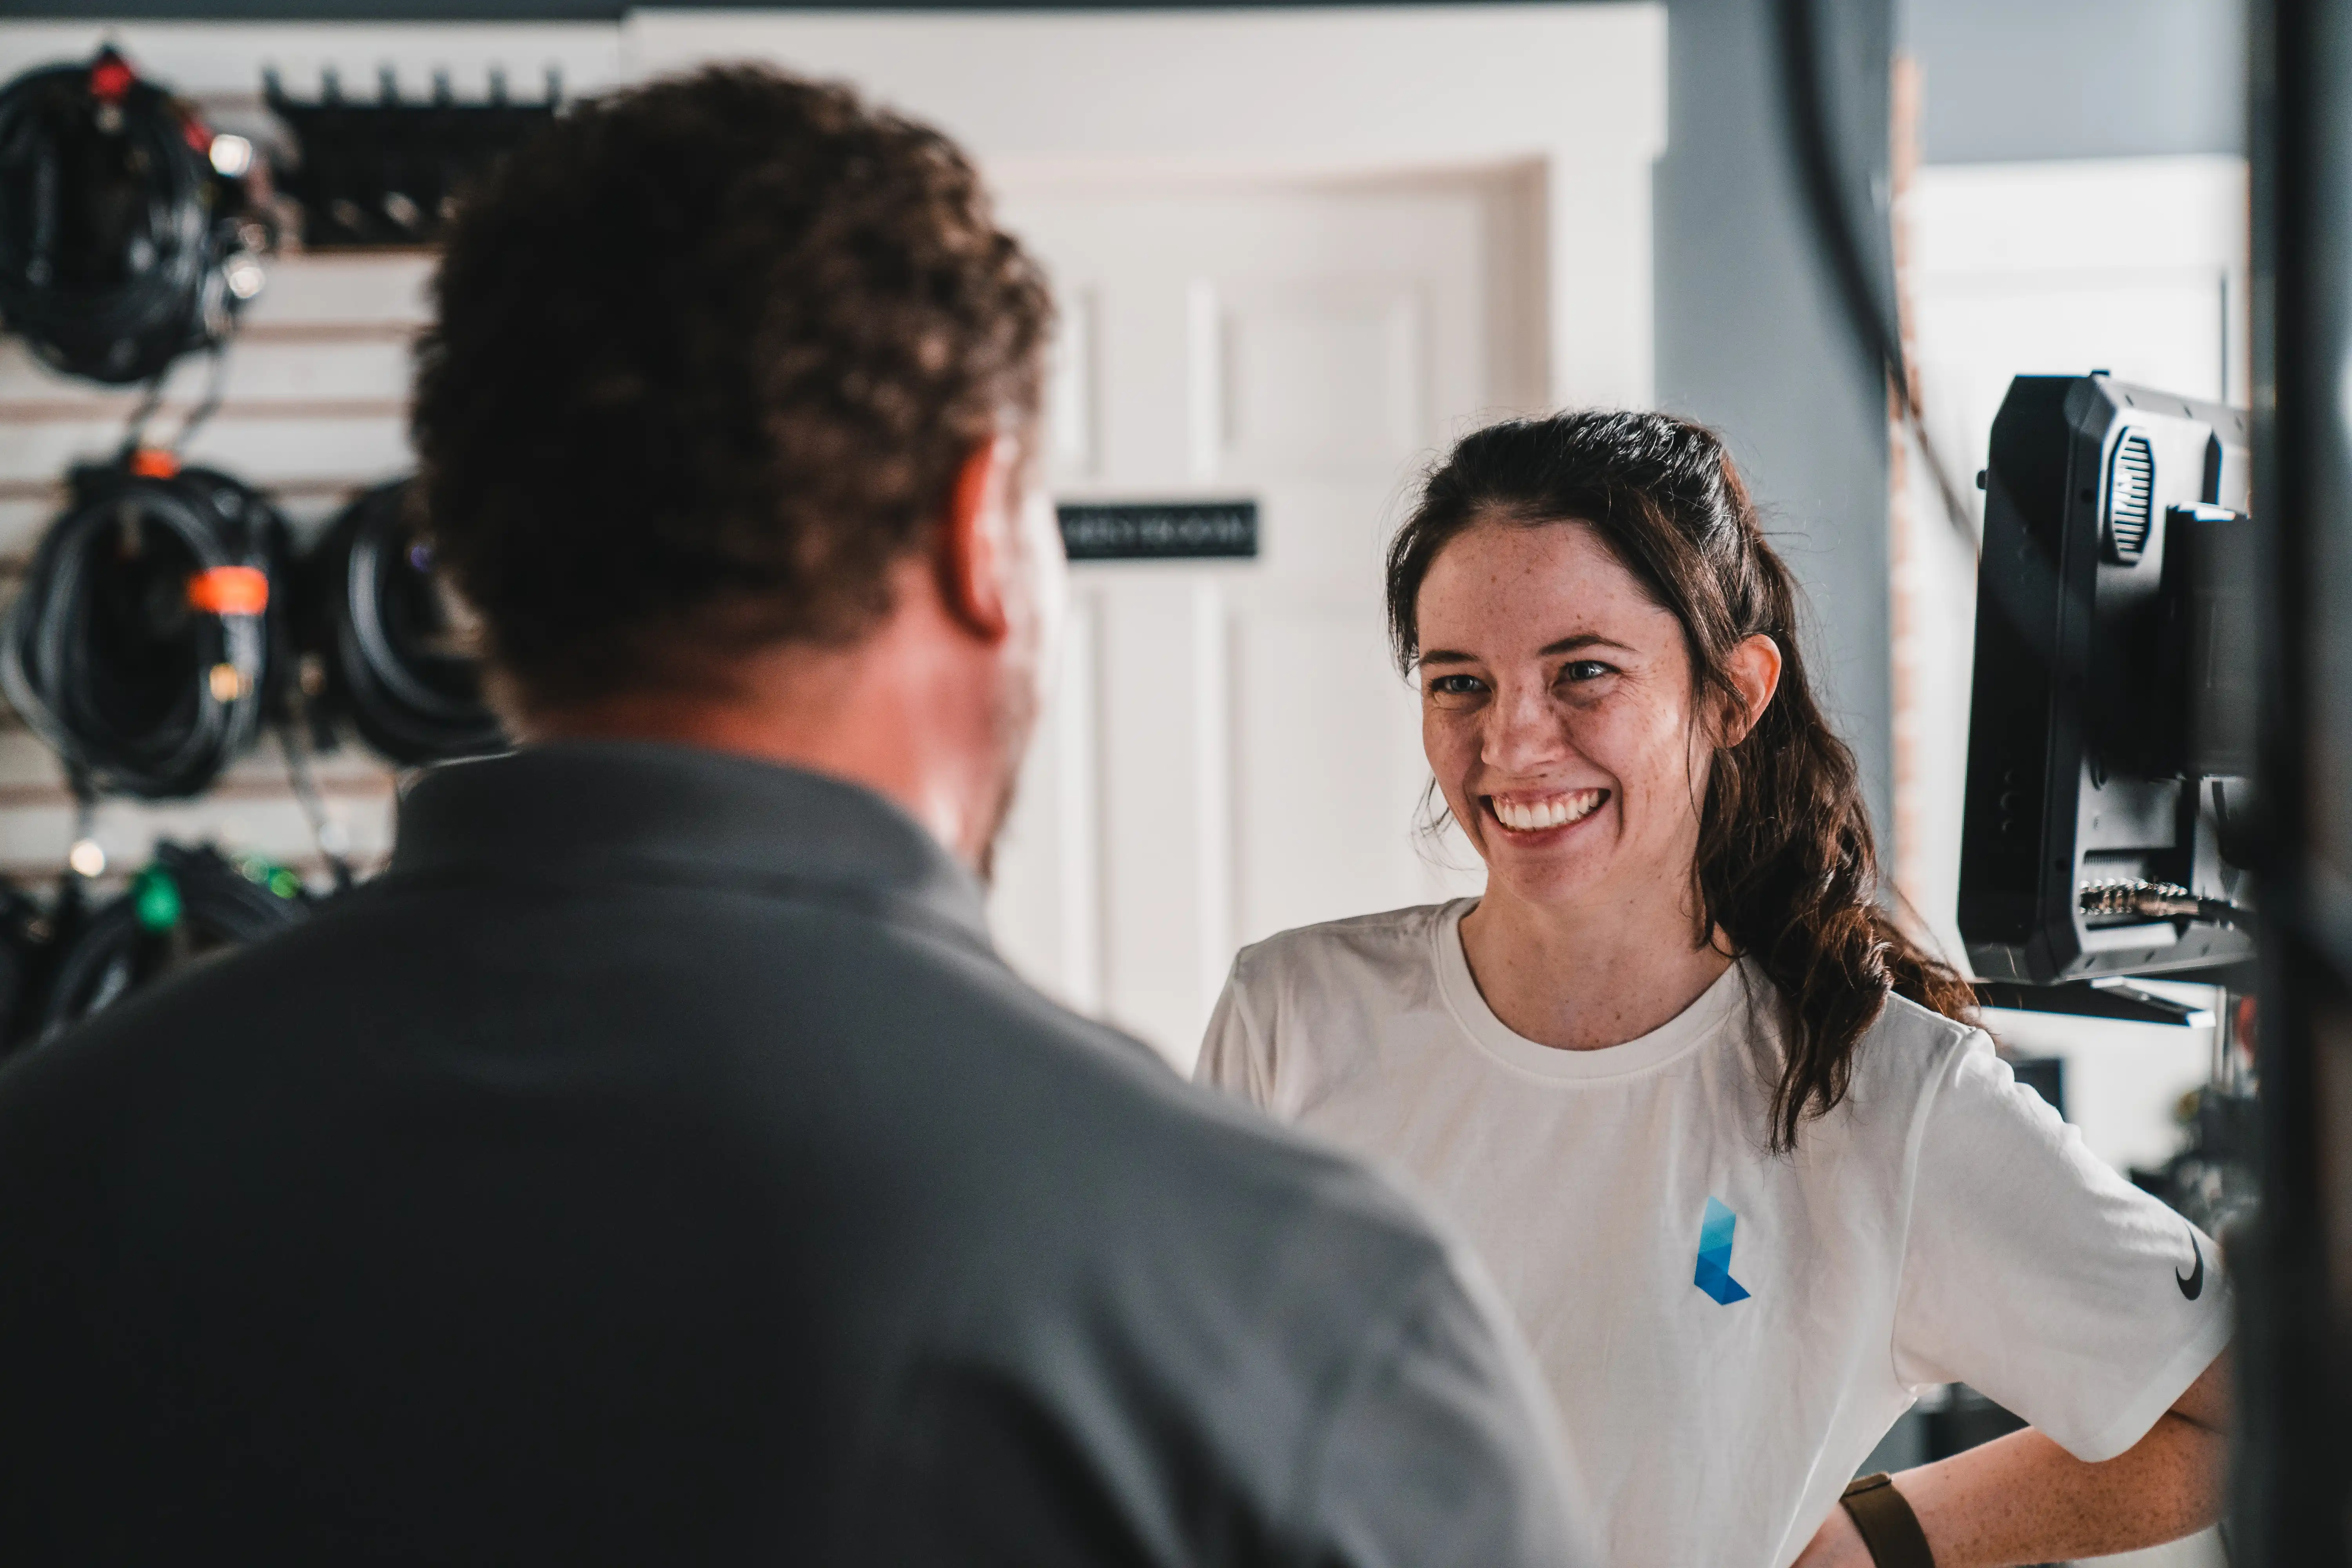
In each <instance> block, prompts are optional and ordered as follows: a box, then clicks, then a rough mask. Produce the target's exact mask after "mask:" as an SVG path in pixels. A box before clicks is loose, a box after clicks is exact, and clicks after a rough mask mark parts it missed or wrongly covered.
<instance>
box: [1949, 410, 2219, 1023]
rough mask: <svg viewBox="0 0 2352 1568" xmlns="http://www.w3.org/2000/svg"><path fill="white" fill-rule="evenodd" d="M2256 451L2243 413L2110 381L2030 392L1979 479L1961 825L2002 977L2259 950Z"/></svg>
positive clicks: (1970, 913)
mask: <svg viewBox="0 0 2352 1568" xmlns="http://www.w3.org/2000/svg"><path fill="white" fill-rule="evenodd" d="M2250 446H2251V438H2250V434H2249V429H2248V421H2247V416H2246V415H2245V413H2244V412H2243V411H2242V410H2240V409H2235V408H2228V407H2224V406H2221V405H2218V404H2211V403H2202V402H2199V401H2198V400H2196V399H2194V398H2188V397H2180V396H2177V395H2173V394H2170V393H2162V392H2155V391H2151V390H2149V389H2147V388H2146V387H2138V386H2131V385H2126V384H2124V383H2121V382H2118V381H2116V380H2113V379H2111V378H2110V377H2108V376H2107V375H2105V374H2100V373H2094V374H2090V375H2082V376H2043V375H2024V376H2019V377H2018V378H2017V379H2016V380H2014V381H2012V382H2011V384H2010V388H2009V395H2008V397H2007V398H2006V399H2004V400H2003V402H2002V404H2001V406H2000V415H1999V416H1998V417H1996V418H1995V419H1994V421H1993V427H1992V444H1991V452H1990V460H1989V462H1988V463H1987V465H1986V469H1985V472H1984V473H1983V474H1982V475H1980V476H1979V483H1980V484H1981V485H1982V486H1983V487H1984V489H1985V522H1984V548H1983V552H1982V557H1981V563H1980V565H1979V570H1978V577H1977V642H1976V682H1975V688H1974V691H1973V694H1972V697H1971V700H1970V704H1969V765H1968V797H1967V803H1966V806H1965V808H1964V816H1963V819H1962V827H1961V847H1960V897H1959V925H1960V934H1961V936H1962V938H1963V939H1964V941H1965V942H1967V946H1968V955H1969V963H1970V964H1971V965H1972V966H1973V967H1974V968H1975V970H1976V972H1977V973H1978V974H1979V976H1980V977H1981V978H1983V979H1985V980H1988V981H1995V982H2020V983H2024V984H2032V985H2050V984H2058V983H2061V982H2066V981H2074V980H2084V979H2090V978H2093V977H2096V976H2105V975H2159V974H2165V973H2175V974H2179V975H2181V977H2184V978H2186V977H2189V976H2188V975H2187V974H2186V973H2184V972H2193V971H2200V970H2203V971H2209V972H2211V971H2219V970H2221V968H2222V967H2223V966H2227V965H2231V964H2236V963H2243V962H2244V961H2246V960H2248V959H2250V958H2251V957H2252V952H2253V945H2252V932H2251V931H2249V930H2247V929H2245V923H2244V918H2243V917H2244V916H2245V914H2246V910H2244V907H2243V905H2244V899H2245V897H2246V895H2247V893H2248V891H2249V889H2250V879H2249V878H2248V877H2247V876H2246V875H2245V873H2244V872H2243V871H2242V869H2241V867H2242V865H2243V864H2244V862H2245V860H2246V858H2247V856H2246V853H2245V850H2244V847H2243V842H2242V841H2243V839H2244V837H2245V836H2246V823H2247V818H2248V814H2249V812H2250V811H2251V809H2252V797H2251V787H2250V785H2249V784H2248V780H2249V778H2250V776H2251V775H2252V773H2253V759H2252V751H2253V713H2254V699H2253V670H2252V647H2251V643H2252V627H2251V626H2250V624H2249V617H2250V615H2251V611H2250V610H2249V608H2248V605H2250V603H2251V600H2250V598H2249V596H2248V593H2247V588H2248V585H2249V584H2250V583H2251V581H2252V563H2251V561H2250V559H2249V556H2250V554H2251V551H2252V541H2251V538H2250V532H2251V528H2252V524H2251V521H2249V519H2248V518H2247V516H2246V512H2247V507H2248V490H2249V485H2248V479H2249V476H2248V471H2247V470H2248V463H2249V458H2250V450H2249V448H2250ZM2200 977H2201V976H2200Z"/></svg>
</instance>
